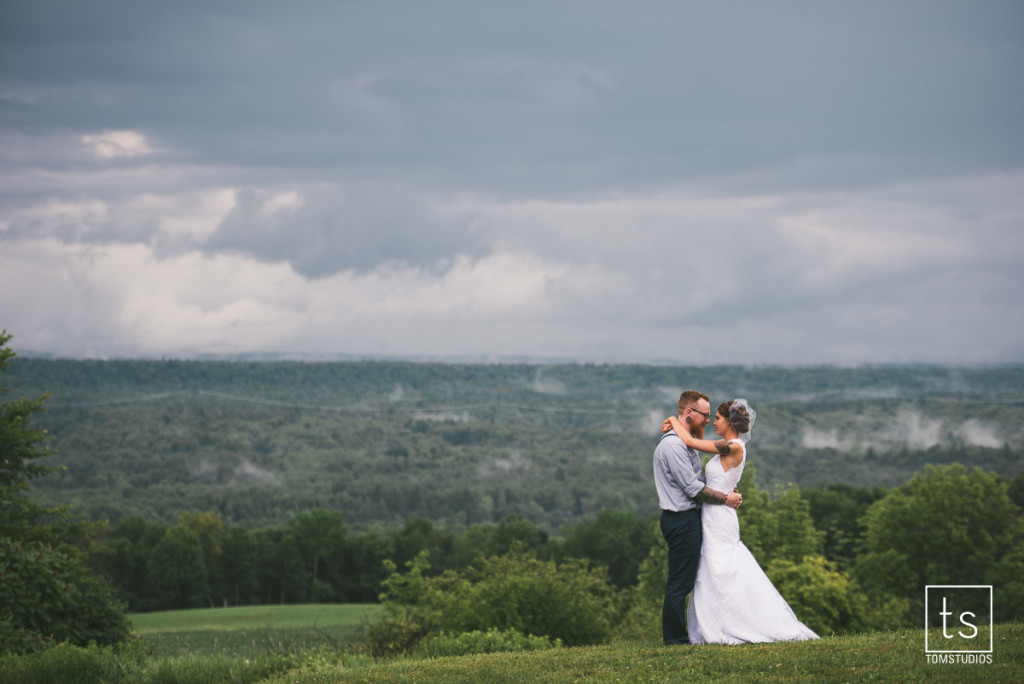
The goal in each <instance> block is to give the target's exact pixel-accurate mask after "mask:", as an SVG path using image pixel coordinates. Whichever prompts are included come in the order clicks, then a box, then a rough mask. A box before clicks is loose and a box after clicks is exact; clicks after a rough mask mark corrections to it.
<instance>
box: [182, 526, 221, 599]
mask: <svg viewBox="0 0 1024 684" xmlns="http://www.w3.org/2000/svg"><path fill="white" fill-rule="evenodd" d="M178 523H179V524H180V525H182V526H183V527H187V528H189V529H190V530H192V531H193V532H195V533H196V537H198V538H199V546H200V547H201V548H202V550H203V565H205V566H206V575H207V578H208V580H207V584H208V585H209V587H210V593H209V595H208V596H207V597H206V601H207V603H209V605H210V607H211V608H212V607H213V606H214V600H213V597H214V596H223V594H224V592H223V582H222V581H221V573H220V553H221V548H220V545H219V544H218V543H217V541H218V539H219V537H220V534H221V532H222V531H223V530H224V522H223V521H222V520H221V518H220V515H219V514H217V513H214V512H213V511H206V512H204V513H193V512H192V511H185V512H184V513H182V514H181V515H179V516H178Z"/></svg>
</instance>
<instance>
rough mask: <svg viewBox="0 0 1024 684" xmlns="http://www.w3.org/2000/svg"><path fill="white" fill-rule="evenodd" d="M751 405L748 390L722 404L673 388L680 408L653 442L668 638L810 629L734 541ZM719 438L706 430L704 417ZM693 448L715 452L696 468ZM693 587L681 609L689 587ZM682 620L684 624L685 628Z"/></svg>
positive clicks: (794, 635)
mask: <svg viewBox="0 0 1024 684" xmlns="http://www.w3.org/2000/svg"><path fill="white" fill-rule="evenodd" d="M755 418H756V414H755V412H754V410H753V409H752V408H750V405H749V404H748V403H747V401H746V400H745V399H734V400H732V401H727V402H724V403H722V404H721V405H719V407H718V409H717V411H716V413H715V415H714V418H712V414H711V403H710V400H709V399H708V396H707V395H706V394H702V393H700V392H696V391H694V390H689V391H686V392H683V394H682V395H681V396H680V397H679V417H678V419H677V418H668V419H666V420H665V422H664V424H663V425H662V433H663V434H662V437H661V441H660V442H659V443H658V446H657V448H656V449H655V450H654V484H655V487H656V488H657V490H658V499H659V502H660V505H661V533H662V535H663V536H664V537H665V541H666V542H668V582H667V583H666V585H665V603H664V605H663V606H662V614H661V629H662V637H663V640H664V642H665V643H666V644H689V643H693V644H703V643H713V644H739V643H746V642H765V641H799V640H804V639H817V638H818V635H817V634H815V633H814V632H813V631H811V630H810V629H808V627H807V626H806V625H804V624H803V623H802V622H800V621H799V620H798V619H797V617H796V615H795V614H794V613H793V610H792V609H791V608H790V607H789V604H787V603H786V601H785V599H783V598H782V596H781V595H780V594H779V592H778V591H777V590H776V589H775V587H774V586H773V585H772V583H771V581H770V580H769V579H768V577H767V575H765V574H764V572H763V571H762V570H761V567H760V566H759V565H758V564H757V560H756V559H755V558H754V556H753V555H752V554H751V553H750V550H749V549H747V547H746V546H745V545H744V544H743V543H742V542H741V541H740V527H739V519H738V518H737V516H736V509H737V508H739V507H740V504H741V503H742V502H743V497H742V496H741V495H740V493H739V492H738V491H736V485H737V484H739V481H740V476H741V475H742V474H743V467H744V466H745V465H746V461H747V448H746V443H747V441H749V439H750V431H751V428H752V427H753V425H754V419H755ZM712 422H713V425H714V429H715V431H716V432H717V433H718V435H719V436H720V437H722V439H720V440H718V441H711V440H705V439H703V437H704V428H705V427H706V426H707V425H708V423H712ZM699 451H704V452H707V453H710V454H714V456H713V457H712V459H711V460H710V461H708V465H707V468H706V470H705V471H704V472H702V468H701V459H700V455H699V454H698V452H699ZM691 592H692V593H693V597H692V599H691V601H690V606H689V610H687V605H686V597H687V595H688V594H690V593H691ZM687 627H689V630H687Z"/></svg>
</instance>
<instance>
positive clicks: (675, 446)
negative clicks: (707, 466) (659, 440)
mask: <svg viewBox="0 0 1024 684" xmlns="http://www.w3.org/2000/svg"><path fill="white" fill-rule="evenodd" d="M663 447H664V449H665V451H666V454H665V455H666V457H667V458H666V461H667V462H668V468H669V470H670V471H671V472H672V477H673V478H674V479H675V481H676V482H677V483H678V484H679V487H680V489H682V490H683V492H684V493H685V494H686V496H688V497H690V498H691V499H696V498H697V495H698V494H700V492H701V490H703V489H704V482H703V480H701V479H700V478H699V477H698V475H699V473H700V470H699V464H700V459H699V458H698V457H697V456H694V455H693V454H692V453H691V452H690V450H689V449H687V448H686V445H685V444H683V441H682V440H681V439H679V438H678V437H676V438H675V439H666V440H665V443H664V444H663ZM694 459H697V464H698V470H697V472H694V464H693V461H694Z"/></svg>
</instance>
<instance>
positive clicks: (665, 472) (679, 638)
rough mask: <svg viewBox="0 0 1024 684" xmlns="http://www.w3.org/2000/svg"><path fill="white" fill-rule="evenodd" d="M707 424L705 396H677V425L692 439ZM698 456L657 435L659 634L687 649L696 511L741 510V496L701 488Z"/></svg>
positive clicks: (673, 438)
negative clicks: (661, 557) (662, 557)
mask: <svg viewBox="0 0 1024 684" xmlns="http://www.w3.org/2000/svg"><path fill="white" fill-rule="evenodd" d="M710 421H711V402H710V400H709V399H708V395H706V394H703V393H701V392H697V391H694V390H687V391H686V392H683V393H682V395H680V397H679V422H680V423H682V424H683V425H685V426H686V427H687V428H688V429H689V431H690V434H692V435H693V436H694V437H697V438H701V439H702V438H703V437H704V427H705V426H706V425H707V424H708V423H709V422H710ZM704 482H705V480H704V472H703V469H702V467H701V462H700V455H699V454H698V453H697V452H696V451H694V450H692V449H690V448H688V447H687V446H686V445H685V444H683V440H681V439H680V438H679V437H678V436H677V435H676V433H675V432H673V431H671V430H669V431H668V432H666V433H665V434H663V435H662V436H661V441H660V442H659V443H658V446H657V447H656V448H655V449H654V486H655V487H656V488H657V490H658V501H659V503H660V505H661V534H662V536H664V537H665V541H666V542H668V582H667V583H666V584H665V602H664V603H663V604H662V607H661V635H662V640H663V641H664V643H666V644H688V643H690V636H689V634H688V633H687V631H686V597H687V596H688V595H689V594H690V592H692V591H693V585H694V582H695V581H696V580H697V565H698V564H699V561H700V545H701V540H702V535H701V521H700V506H701V505H707V504H712V505H726V506H729V507H730V508H739V507H740V503H741V502H742V501H743V497H742V496H740V493H739V492H729V493H728V494H726V493H725V492H719V491H715V490H714V489H711V488H710V487H707V486H706V485H705V484H704Z"/></svg>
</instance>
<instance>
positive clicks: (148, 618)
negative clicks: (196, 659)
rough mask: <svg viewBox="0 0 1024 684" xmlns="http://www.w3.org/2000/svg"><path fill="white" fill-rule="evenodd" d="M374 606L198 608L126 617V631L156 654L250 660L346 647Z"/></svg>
mask: <svg viewBox="0 0 1024 684" xmlns="http://www.w3.org/2000/svg"><path fill="white" fill-rule="evenodd" d="M379 609H380V607H379V606H377V605H374V604H301V605H283V606H282V605H276V606H243V607H240V608H203V609H195V610H172V611H160V612H154V613H133V614H132V615H130V616H129V617H130V619H131V621H132V629H133V631H134V633H135V634H137V635H139V636H141V637H142V638H143V639H144V640H145V641H146V643H148V644H149V645H150V646H152V647H153V648H154V650H155V651H156V652H157V653H158V654H159V655H164V656H176V655H186V654H197V655H227V656H245V657H254V656H256V655H258V654H260V653H266V652H268V651H269V652H277V653H281V652H284V653H296V652H300V651H304V650H308V649H314V648H317V647H319V646H323V645H327V646H332V647H343V646H347V645H349V644H351V643H352V642H353V641H354V640H355V639H356V637H357V635H358V633H359V631H360V629H361V627H362V625H363V624H365V623H366V622H367V621H368V620H370V619H371V618H372V617H373V616H374V615H375V614H376V611H377V610H379Z"/></svg>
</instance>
